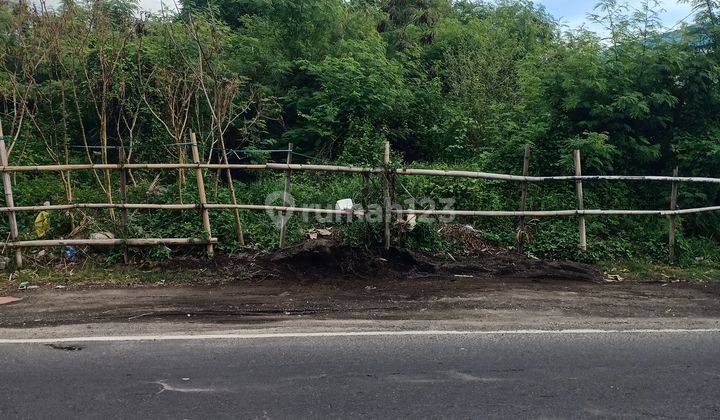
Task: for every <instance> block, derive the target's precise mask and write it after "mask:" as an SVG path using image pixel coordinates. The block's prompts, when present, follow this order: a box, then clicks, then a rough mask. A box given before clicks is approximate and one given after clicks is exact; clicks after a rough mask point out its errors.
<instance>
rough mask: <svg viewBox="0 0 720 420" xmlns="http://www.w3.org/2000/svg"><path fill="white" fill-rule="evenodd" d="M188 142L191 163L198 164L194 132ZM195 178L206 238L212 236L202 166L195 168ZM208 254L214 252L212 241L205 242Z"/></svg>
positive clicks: (198, 154) (198, 158)
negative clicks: (190, 151)
mask: <svg viewBox="0 0 720 420" xmlns="http://www.w3.org/2000/svg"><path fill="white" fill-rule="evenodd" d="M190 144H191V147H192V156H193V163H194V164H196V165H200V151H199V150H198V144H197V136H196V135H195V133H190ZM195 179H196V181H197V188H198V200H199V201H200V203H199V204H200V213H201V214H202V223H203V229H205V233H206V234H207V237H208V239H210V238H212V231H211V230H210V213H209V212H208V209H207V196H206V195H205V179H204V178H203V171H202V168H200V167H199V166H198V167H197V169H195ZM207 253H208V256H212V255H213V254H214V253H215V250H214V248H213V244H212V243H208V244H207Z"/></svg>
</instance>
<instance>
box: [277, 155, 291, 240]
mask: <svg viewBox="0 0 720 420" xmlns="http://www.w3.org/2000/svg"><path fill="white" fill-rule="evenodd" d="M292 148H293V145H292V143H289V144H288V152H287V159H286V161H287V164H288V165H290V164H291V163H292ZM290 173H291V172H290V169H288V170H287V171H285V188H284V190H283V206H284V207H287V206H289V205H290ZM290 215H291V213H290V212H284V213H283V214H282V216H281V217H280V249H283V248H285V235H286V234H287V225H288V222H289V221H290Z"/></svg>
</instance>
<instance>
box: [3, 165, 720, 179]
mask: <svg viewBox="0 0 720 420" xmlns="http://www.w3.org/2000/svg"><path fill="white" fill-rule="evenodd" d="M125 168H126V169H128V170H133V169H245V170H263V169H271V170H282V171H287V170H292V171H311V172H346V173H368V174H382V173H385V172H386V171H385V168H366V167H355V166H334V165H299V164H291V165H287V164H283V163H265V164H227V165H226V164H217V163H185V164H179V163H129V164H127V165H126V166H125ZM102 169H121V167H120V165H118V164H69V165H33V166H7V167H4V168H0V172H59V171H68V170H102ZM390 172H391V173H395V174H398V175H419V176H447V177H457V178H480V179H488V180H496V181H516V182H550V181H578V180H581V181H597V180H602V181H652V182H698V183H711V184H720V178H709V177H671V176H652V175H647V176H645V175H639V176H637V175H582V176H521V175H507V174H497V173H490V172H474V171H449V170H439V169H417V168H404V169H403V168H398V169H391V170H390Z"/></svg>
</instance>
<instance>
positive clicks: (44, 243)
mask: <svg viewBox="0 0 720 420" xmlns="http://www.w3.org/2000/svg"><path fill="white" fill-rule="evenodd" d="M1 127H2V126H1V125H0V173H2V181H3V188H4V192H5V206H4V207H0V213H6V214H7V217H8V223H9V226H10V238H9V241H8V242H7V243H6V244H5V245H6V248H9V249H15V264H16V266H17V267H21V266H22V254H21V251H20V249H21V248H32V247H58V246H80V245H88V246H117V245H121V246H125V247H128V246H153V245H205V246H206V250H207V253H208V254H209V255H212V254H213V252H214V244H217V243H218V239H217V238H213V237H212V232H211V225H210V211H211V210H234V211H235V212H236V215H237V217H236V228H237V230H238V232H237V235H238V238H243V235H242V224H241V222H240V218H239V213H238V212H239V211H240V210H251V211H276V212H280V213H281V223H280V245H281V247H283V246H285V236H286V232H287V223H288V218H289V217H290V215H291V214H293V213H307V214H313V213H314V214H332V215H345V216H348V217H353V216H357V217H362V216H365V215H368V214H370V213H371V211H369V210H333V209H322V208H308V207H294V206H290V205H289V196H290V193H291V177H290V174H291V173H292V172H301V171H309V172H336V173H349V174H363V175H366V176H367V175H373V174H374V175H379V176H382V179H383V185H384V187H383V196H384V197H383V206H382V209H381V210H380V212H381V214H380V215H381V216H382V220H383V224H384V246H385V249H389V248H390V246H391V241H392V238H391V233H390V232H391V223H392V221H391V219H392V216H393V215H394V216H396V217H397V216H402V215H416V216H417V215H427V216H476V217H477V216H482V217H517V218H518V219H519V234H518V248H521V247H522V245H523V244H522V241H523V239H522V237H523V231H524V229H525V218H527V217H577V218H578V232H579V246H580V248H581V249H583V250H584V249H586V248H587V238H586V226H585V218H586V217H587V216H633V215H634V216H664V217H667V218H668V223H669V238H668V256H669V259H670V261H671V262H672V261H674V259H675V229H676V227H675V224H676V220H675V219H676V217H677V216H681V215H687V214H696V213H704V212H714V211H720V206H712V207H701V208H690V209H677V189H678V183H689V182H694V183H712V184H720V178H707V177H680V176H678V171H677V169H676V170H675V171H674V173H673V176H627V175H582V165H581V156H580V152H579V151H575V152H574V153H573V160H574V164H575V174H574V175H572V176H529V175H528V173H529V165H530V147H529V146H526V147H525V154H524V158H523V170H522V175H510V174H499V173H489V172H475V171H455V170H437V169H418V168H393V167H391V160H390V159H391V153H390V145H389V143H388V142H385V145H384V160H383V164H384V165H383V166H382V167H356V166H335V165H307V164H293V163H292V159H291V154H292V149H291V148H292V146H290V147H289V148H288V150H287V159H286V163H264V164H230V163H228V161H227V159H226V158H224V159H223V160H222V163H201V162H202V160H201V159H200V152H199V149H198V144H197V138H196V135H195V134H194V133H191V134H190V143H189V144H190V145H191V149H192V159H193V162H192V163H128V162H126V159H125V153H124V151H123V150H120V151H119V157H120V159H119V162H118V163H117V164H67V165H40V166H38V165H35V166H11V165H9V163H8V155H7V151H6V145H5V139H4V137H3V136H2V131H1V130H2V128H1ZM133 169H152V170H181V169H194V170H195V175H196V183H197V188H198V202H197V203H187V204H174V203H168V204H151V203H127V202H126V201H127V195H126V184H127V176H128V174H129V171H130V170H133ZM234 169H243V170H272V171H282V172H284V174H285V177H284V180H285V182H284V184H285V186H284V190H283V205H282V206H271V205H256V204H238V203H237V199H236V197H235V193H234V190H233V198H232V203H231V204H222V203H208V201H207V196H206V193H205V184H204V176H203V171H204V170H218V171H219V170H225V171H228V173H229V171H230V170H234ZM77 170H118V171H120V174H121V176H120V202H119V203H68V204H56V205H48V206H16V205H15V202H14V197H13V191H12V180H11V177H10V174H12V173H16V172H70V171H77ZM395 176H440V177H461V178H474V179H486V180H497V181H511V182H520V183H521V184H522V188H521V197H520V206H519V210H517V211H499V210H421V209H402V208H396V206H394V205H393V192H392V187H391V185H392V184H393V182H392V181H393V177H395ZM593 180H607V181H640V182H643V181H644V182H670V183H672V190H671V197H670V202H671V205H670V208H669V209H665V210H600V209H585V206H584V196H583V181H593ZM551 181H572V182H575V184H576V194H577V207H576V208H575V209H571V210H543V211H533V210H527V209H526V207H527V197H528V191H527V186H528V184H529V183H542V182H551ZM77 209H107V210H110V211H113V210H114V209H118V210H120V212H121V222H120V230H121V234H122V238H118V239H57V240H27V241H25V240H24V241H21V240H19V232H18V224H17V219H16V214H17V213H18V212H33V211H51V210H77ZM128 210H197V211H198V212H199V213H200V215H201V220H202V227H203V231H204V233H205V239H202V238H128V237H127V232H128V225H127V224H128V219H127V212H128ZM376 213H377V212H376ZM125 255H126V259H127V254H125Z"/></svg>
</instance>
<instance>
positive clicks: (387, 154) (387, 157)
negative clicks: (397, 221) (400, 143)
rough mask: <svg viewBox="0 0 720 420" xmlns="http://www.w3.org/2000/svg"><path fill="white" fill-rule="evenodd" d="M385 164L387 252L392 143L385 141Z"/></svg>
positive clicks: (384, 211) (387, 247)
mask: <svg viewBox="0 0 720 420" xmlns="http://www.w3.org/2000/svg"><path fill="white" fill-rule="evenodd" d="M383 164H384V165H385V176H384V178H385V188H384V195H385V202H384V206H383V221H384V223H385V251H389V250H390V217H391V213H390V210H391V209H390V206H391V202H390V142H389V141H387V140H385V154H384V157H383Z"/></svg>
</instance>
